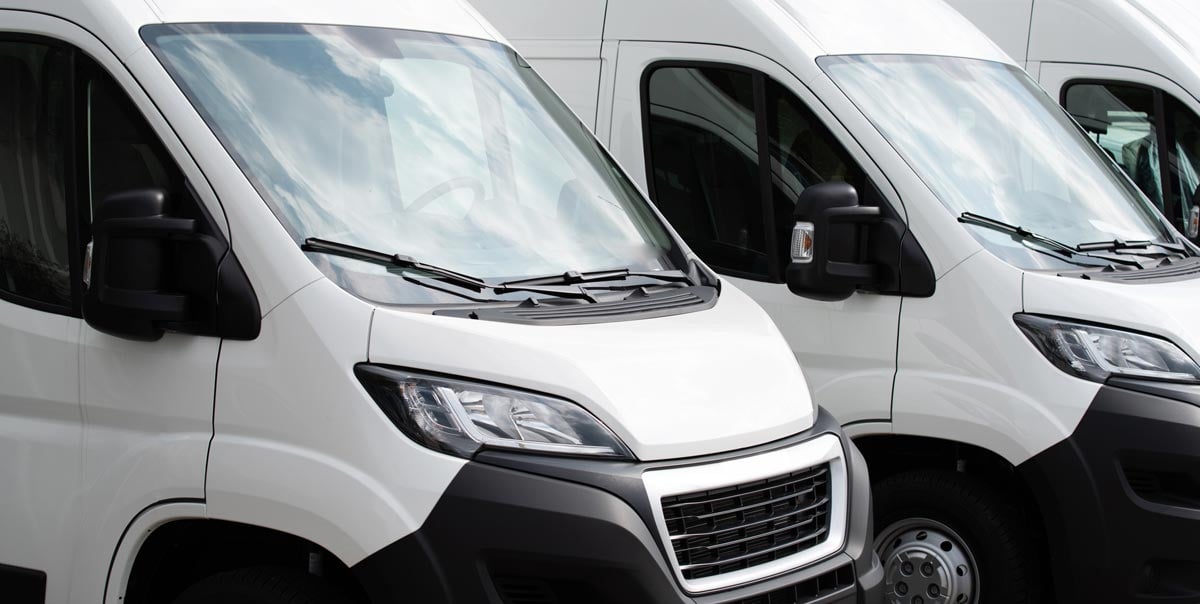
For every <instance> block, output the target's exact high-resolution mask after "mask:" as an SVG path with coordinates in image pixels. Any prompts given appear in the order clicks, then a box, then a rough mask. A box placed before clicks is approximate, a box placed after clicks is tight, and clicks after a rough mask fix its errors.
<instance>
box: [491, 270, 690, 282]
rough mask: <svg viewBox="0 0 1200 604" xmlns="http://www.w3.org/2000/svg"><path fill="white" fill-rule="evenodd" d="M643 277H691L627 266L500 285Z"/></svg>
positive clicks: (685, 279) (667, 279)
mask: <svg viewBox="0 0 1200 604" xmlns="http://www.w3.org/2000/svg"><path fill="white" fill-rule="evenodd" d="M636 277H643V278H646V279H656V280H658V281H665V282H667V283H688V284H690V283H691V282H692V279H691V277H688V276H687V275H685V274H683V273H672V272H666V271H663V272H656V271H649V272H641V271H631V270H629V269H627V268H619V269H613V270H607V271H592V272H578V271H567V272H565V273H559V274H555V275H546V276H544V277H530V278H528V279H517V280H514V281H505V282H504V283H502V284H501V285H504V286H522V285H578V284H580V283H596V282H600V281H624V280H625V279H629V278H636Z"/></svg>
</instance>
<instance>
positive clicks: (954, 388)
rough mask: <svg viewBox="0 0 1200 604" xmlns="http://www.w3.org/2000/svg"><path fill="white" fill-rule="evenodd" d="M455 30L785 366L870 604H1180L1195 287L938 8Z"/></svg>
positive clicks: (1092, 155) (1198, 463) (1187, 562)
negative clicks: (524, 61)
mask: <svg viewBox="0 0 1200 604" xmlns="http://www.w3.org/2000/svg"><path fill="white" fill-rule="evenodd" d="M475 4H476V5H477V7H478V8H480V9H481V10H482V12H483V13H484V14H485V16H487V17H489V18H490V19H491V20H492V22H493V23H495V24H496V26H497V27H498V28H499V29H500V31H501V32H503V33H504V34H505V35H506V36H508V38H509V39H510V40H512V41H513V43H514V44H515V45H516V47H517V48H519V49H521V51H522V52H523V54H524V55H525V56H526V57H527V58H528V59H529V60H530V62H531V63H533V64H534V66H535V68H537V69H538V70H539V71H541V72H542V73H543V74H544V75H545V76H546V77H547V78H548V81H550V83H551V84H552V85H553V86H554V87H555V88H556V89H557V90H559V91H560V92H561V93H562V94H563V95H564V97H565V98H567V99H569V100H570V101H571V102H572V103H573V104H574V106H575V109H576V111H577V112H578V113H579V115H580V117H581V119H582V120H583V121H584V122H586V123H587V124H588V125H590V126H592V127H593V128H594V129H595V131H596V132H597V133H598V134H599V136H600V139H601V140H602V141H604V142H605V143H607V145H608V147H609V149H610V150H611V151H612V153H613V154H614V155H615V156H616V158H617V160H618V161H620V162H621V163H622V164H623V165H624V166H626V167H627V168H629V169H630V170H632V171H633V172H634V174H635V179H636V180H637V181H638V182H639V184H641V185H643V186H645V187H646V188H647V190H648V191H649V192H650V194H651V197H652V199H653V200H654V201H655V202H656V204H657V205H658V207H659V209H660V210H661V211H662V212H663V214H664V215H665V216H666V218H667V219H668V220H669V221H670V222H671V223H672V225H673V226H674V228H675V229H676V230H677V231H678V232H679V234H680V235H682V236H683V238H684V240H685V241H686V242H687V243H688V244H689V246H690V247H691V249H693V250H695V251H696V253H697V254H699V256H700V257H701V258H702V259H704V260H705V261H706V262H707V263H708V264H709V265H710V266H712V267H713V268H714V269H717V270H718V271H719V272H722V273H724V274H725V275H726V276H727V280H728V281H730V282H732V283H735V284H736V285H737V287H738V288H739V289H742V290H743V291H746V292H747V293H749V294H750V295H751V297H753V298H754V299H755V300H757V301H758V302H759V303H760V304H761V305H763V306H764V307H765V308H766V309H767V311H768V312H769V313H770V314H771V316H772V317H773V318H774V319H775V321H776V323H777V324H778V325H779V326H780V328H781V329H782V331H783V332H784V335H785V337H787V338H788V339H789V341H790V343H791V345H792V349H793V351H794V352H795V354H796V356H797V357H798V358H799V359H800V361H801V366H802V367H803V368H804V371H805V374H806V376H807V377H808V383H809V386H810V387H811V388H812V390H813V394H814V398H815V399H816V401H817V402H818V403H819V404H820V405H823V406H825V407H827V408H828V409H830V410H831V411H832V412H833V413H834V415H835V416H836V417H837V418H838V419H839V420H840V421H842V422H843V423H844V425H845V426H846V430H847V432H848V433H849V434H850V435H851V436H853V437H855V438H856V442H857V443H858V445H859V447H860V448H861V449H862V450H863V453H864V455H865V456H866V457H867V462H868V465H869V466H870V467H871V475H872V478H873V480H874V481H875V484H874V485H873V486H874V488H875V491H874V492H875V504H876V506H875V512H876V516H875V519H876V527H877V529H878V532H877V536H878V537H877V541H876V547H877V549H878V552H879V554H880V557H881V558H883V564H884V568H885V576H886V579H885V590H886V592H887V601H888V602H894V603H904V604H911V603H912V602H918V601H925V602H982V603H983V604H989V603H997V602H1001V603H1004V604H1014V603H1025V602H1036V601H1039V600H1040V599H1045V597H1046V595H1047V594H1046V592H1056V593H1057V595H1058V601H1060V602H1064V603H1065V602H1121V603H1123V604H1128V603H1131V602H1144V601H1145V602H1150V601H1153V602H1164V601H1166V602H1183V601H1187V602H1195V601H1197V597H1198V594H1200V551H1197V549H1196V547H1195V543H1196V542H1197V540H1198V539H1200V410H1198V409H1197V408H1196V406H1195V403H1197V402H1200V367H1197V365H1196V362H1195V360H1194V359H1200V314H1198V313H1196V312H1195V310H1196V304H1197V300H1200V258H1197V257H1196V254H1195V251H1194V248H1190V247H1186V244H1185V242H1184V241H1183V240H1182V237H1181V235H1180V234H1179V233H1178V232H1176V230H1175V229H1174V228H1173V227H1172V226H1171V225H1169V224H1167V223H1166V222H1165V221H1164V219H1163V218H1162V216H1161V215H1160V214H1159V213H1158V212H1157V211H1156V210H1155V209H1154V208H1153V207H1151V206H1150V205H1149V204H1148V203H1147V201H1146V200H1145V198H1143V197H1142V196H1141V195H1140V194H1139V193H1138V192H1137V190H1136V189H1135V188H1134V187H1133V186H1132V185H1131V184H1130V182H1129V180H1128V179H1127V178H1125V177H1124V176H1123V175H1122V174H1120V172H1119V171H1117V169H1116V168H1115V167H1114V166H1113V165H1112V163H1111V162H1110V161H1108V159H1107V158H1106V157H1105V156H1104V154H1103V153H1102V152H1101V151H1100V150H1099V149H1097V147H1096V146H1095V145H1093V144H1092V143H1091V142H1090V141H1089V140H1088V138H1087V137H1086V136H1084V135H1083V134H1082V133H1081V132H1080V131H1079V129H1078V128H1076V127H1075V125H1074V123H1072V121H1071V119H1070V117H1069V116H1068V115H1067V114H1066V113H1064V112H1063V111H1062V110H1061V108H1059V107H1058V106H1057V105H1056V104H1055V103H1054V102H1053V101H1052V99H1050V98H1048V97H1047V96H1046V95H1045V94H1044V93H1042V91H1041V90H1039V89H1038V87H1037V84H1036V82H1034V81H1033V80H1032V79H1030V78H1029V77H1028V76H1027V75H1026V74H1025V73H1024V72H1023V71H1022V70H1021V69H1020V68H1019V67H1018V66H1017V65H1015V64H1013V62H1012V61H1011V59H1009V58H1008V57H1006V56H1005V55H1004V53H1003V52H1002V51H1001V50H1000V49H999V48H997V47H996V46H995V45H994V44H993V43H991V42H990V41H989V40H988V39H987V38H986V37H985V36H984V35H982V34H981V33H979V32H978V31H977V30H976V29H975V28H973V27H972V26H971V25H970V24H969V23H968V22H967V21H966V20H965V19H963V18H962V17H961V16H960V15H958V14H957V13H956V12H955V11H954V10H953V9H952V8H950V7H949V6H947V5H945V4H943V3H942V2H940V1H936V0H905V1H904V2H879V1H872V0H840V1H838V2H830V1H828V0H751V1H746V0H710V1H706V2H702V3H697V2H694V1H690V0H655V1H654V2H641V1H636V0H607V1H606V0H588V1H577V2H571V3H561V2H553V1H551V0H475ZM914 562H915V564H914ZM926 564H928V566H926ZM914 568H915V569H916V570H917V571H923V570H930V571H932V572H931V575H929V576H933V577H937V580H936V581H927V582H925V581H923V582H919V583H918V582H915V581H914V579H913V577H916V576H918V575H914V574H913V572H914ZM919 576H920V577H925V576H926V575H924V574H922V575H919ZM931 588H935V590H934V591H928V590H929V589H931ZM933 593H937V594H939V595H937V596H933V595H931V594H933ZM1172 598H1174V599H1172Z"/></svg>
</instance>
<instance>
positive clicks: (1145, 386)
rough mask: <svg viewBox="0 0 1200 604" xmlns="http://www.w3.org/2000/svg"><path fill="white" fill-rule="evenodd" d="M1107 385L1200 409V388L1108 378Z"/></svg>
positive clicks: (1169, 383)
mask: <svg viewBox="0 0 1200 604" xmlns="http://www.w3.org/2000/svg"><path fill="white" fill-rule="evenodd" d="M1108 385H1109V386H1112V387H1114V388H1121V389H1124V390H1132V391H1134V392H1140V393H1142V394H1149V395H1152V396H1161V397H1163V398H1167V399H1171V400H1173V401H1179V402H1181V403H1189V404H1192V405H1196V406H1197V407H1200V386H1194V385H1188V384H1173V383H1171V382H1150V381H1147V380H1131V379H1129V378H1109V380H1108Z"/></svg>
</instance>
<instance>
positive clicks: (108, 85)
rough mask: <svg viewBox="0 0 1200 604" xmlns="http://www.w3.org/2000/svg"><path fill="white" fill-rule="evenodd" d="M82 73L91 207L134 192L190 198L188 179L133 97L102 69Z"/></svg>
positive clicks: (87, 189)
mask: <svg viewBox="0 0 1200 604" xmlns="http://www.w3.org/2000/svg"><path fill="white" fill-rule="evenodd" d="M85 62H86V61H85ZM80 72H81V81H80V87H81V90H82V91H83V103H84V111H85V118H84V119H85V124H84V127H85V130H86V131H85V134H86V139H85V140H86V141H87V144H86V145H85V152H86V154H87V157H86V158H85V166H86V168H87V173H86V178H87V183H86V186H85V187H84V191H85V192H86V199H87V203H88V207H90V208H93V209H94V208H95V207H96V205H97V204H99V203H100V202H101V201H103V200H104V198H105V197H108V196H109V195H112V194H114V193H121V192H124V191H130V190H134V189H147V188H158V189H163V190H165V191H167V192H168V193H169V194H171V198H172V199H175V200H177V201H178V200H180V199H182V198H181V197H180V196H181V195H182V196H185V197H186V190H185V186H184V179H183V174H182V173H181V172H180V170H179V167H178V166H176V165H175V162H174V161H173V160H172V159H171V156H170V155H169V154H168V153H167V150H166V149H165V148H164V147H163V145H162V143H161V142H160V141H159V139H158V136H157V135H156V134H155V133H154V130H153V129H152V128H151V127H150V124H149V123H147V122H146V119H145V118H144V117H142V114H141V112H140V111H139V110H138V108H137V106H136V105H134V104H133V101H132V100H130V98H129V96H128V95H126V94H125V92H124V91H123V90H121V88H120V86H119V85H118V84H117V83H116V82H115V81H113V79H112V77H111V76H109V75H108V74H107V73H105V72H104V71H103V70H102V69H100V67H99V66H96V65H92V64H88V65H85V66H83V67H82V68H81V70H80Z"/></svg>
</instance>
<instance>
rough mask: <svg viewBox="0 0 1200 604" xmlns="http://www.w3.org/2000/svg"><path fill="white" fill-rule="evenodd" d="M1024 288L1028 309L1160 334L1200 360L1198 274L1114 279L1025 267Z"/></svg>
mask: <svg viewBox="0 0 1200 604" xmlns="http://www.w3.org/2000/svg"><path fill="white" fill-rule="evenodd" d="M1196 277H1200V275H1197V276H1196ZM1024 290H1025V294H1024V297H1025V312H1027V313H1033V314H1043V315H1053V316H1057V317H1061V318H1064V319H1078V320H1082V321H1088V322H1091V323H1098V324H1101V325H1110V326H1114V327H1123V328H1126V329H1130V330H1135V331H1142V332H1145V333H1150V334H1156V335H1159V336H1162V337H1164V338H1167V339H1169V340H1171V341H1172V342H1174V343H1175V344H1177V345H1178V346H1179V347H1180V348H1183V349H1184V351H1186V352H1187V353H1188V354H1189V355H1191V357H1192V358H1193V359H1196V360H1200V278H1191V279H1186V280H1180V281H1173V282H1166V283H1114V282H1105V281H1090V280H1085V279H1080V278H1078V277H1060V276H1057V275H1054V274H1046V273H1033V272H1027V273H1025V287H1024Z"/></svg>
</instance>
